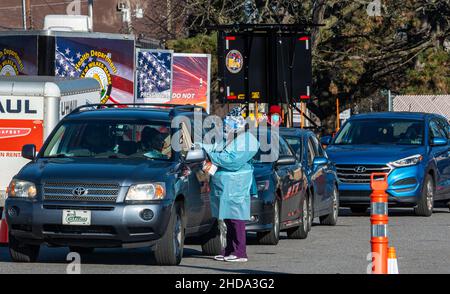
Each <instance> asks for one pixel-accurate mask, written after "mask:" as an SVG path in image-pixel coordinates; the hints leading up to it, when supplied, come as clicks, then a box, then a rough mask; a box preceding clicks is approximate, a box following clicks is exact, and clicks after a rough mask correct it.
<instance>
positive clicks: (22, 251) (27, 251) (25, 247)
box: [9, 233, 40, 262]
mask: <svg viewBox="0 0 450 294" xmlns="http://www.w3.org/2000/svg"><path fill="white" fill-rule="evenodd" d="M39 250H40V246H39V245H29V244H23V243H20V241H19V240H17V239H16V238H15V237H14V236H13V235H11V233H10V234H9V254H10V256H11V259H12V261H14V262H36V260H37V259H38V256H39Z"/></svg>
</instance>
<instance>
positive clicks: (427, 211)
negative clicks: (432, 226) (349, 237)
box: [322, 112, 450, 216]
mask: <svg viewBox="0 0 450 294" xmlns="http://www.w3.org/2000/svg"><path fill="white" fill-rule="evenodd" d="M449 139H450V125H449V123H448V121H447V120H446V118H445V117H443V116H441V115H437V114H430V113H414V112H380V113H367V114H358V115H354V116H352V117H351V118H350V119H349V120H347V121H346V123H345V124H344V125H343V126H342V128H341V129H340V131H339V132H338V133H337V134H336V137H335V138H333V139H331V137H324V138H322V142H323V143H324V144H327V145H329V146H328V148H327V152H328V154H329V156H330V158H331V160H332V161H333V162H334V163H335V164H336V168H337V171H338V176H339V178H340V181H341V184H340V185H339V189H340V201H341V205H342V206H348V207H350V208H351V210H352V211H353V212H365V211H366V210H367V208H368V207H369V205H370V194H371V192H372V191H371V189H370V175H371V174H372V173H374V172H377V173H380V172H381V173H386V174H388V184H389V188H388V190H387V193H388V194H389V205H390V206H399V207H415V213H416V214H417V215H420V216H431V214H432V212H433V207H434V204H435V202H437V203H438V202H442V203H448V202H449V200H450V140H449Z"/></svg>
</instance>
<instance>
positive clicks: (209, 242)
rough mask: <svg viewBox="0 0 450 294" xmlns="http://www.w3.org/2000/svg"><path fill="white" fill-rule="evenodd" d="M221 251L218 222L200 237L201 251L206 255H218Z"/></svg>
mask: <svg viewBox="0 0 450 294" xmlns="http://www.w3.org/2000/svg"><path fill="white" fill-rule="evenodd" d="M221 252H222V240H221V231H220V228H219V224H218V222H216V223H215V224H214V226H213V227H212V229H211V231H209V233H208V234H206V235H205V236H203V237H202V253H203V255H206V256H214V255H219V254H220V253H221Z"/></svg>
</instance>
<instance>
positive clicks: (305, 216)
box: [286, 197, 310, 239]
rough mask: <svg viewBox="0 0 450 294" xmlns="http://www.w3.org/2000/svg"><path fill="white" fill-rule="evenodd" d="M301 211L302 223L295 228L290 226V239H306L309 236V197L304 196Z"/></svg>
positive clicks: (287, 231) (288, 232)
mask: <svg viewBox="0 0 450 294" xmlns="http://www.w3.org/2000/svg"><path fill="white" fill-rule="evenodd" d="M300 211H301V212H302V215H301V217H300V225H299V226H298V227H295V228H289V229H287V230H286V233H287V236H288V238H289V239H306V238H307V237H308V232H309V230H308V223H309V219H310V216H309V201H308V197H304V198H303V200H302V201H301V203H300Z"/></svg>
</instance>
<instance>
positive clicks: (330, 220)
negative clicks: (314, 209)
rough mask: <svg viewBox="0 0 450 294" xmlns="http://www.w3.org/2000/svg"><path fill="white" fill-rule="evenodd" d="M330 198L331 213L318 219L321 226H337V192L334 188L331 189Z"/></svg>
mask: <svg viewBox="0 0 450 294" xmlns="http://www.w3.org/2000/svg"><path fill="white" fill-rule="evenodd" d="M331 198H332V199H331V213H329V214H327V215H323V216H321V217H320V218H319V219H320V224H321V225H326V226H335V225H336V224H337V220H338V215H339V192H338V189H337V187H336V186H334V188H333V194H332V195H331Z"/></svg>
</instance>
